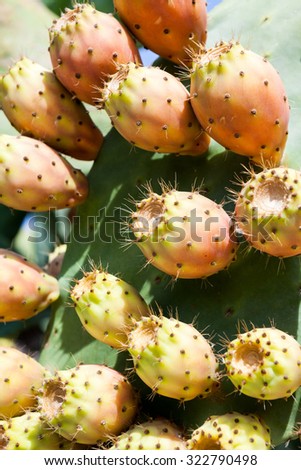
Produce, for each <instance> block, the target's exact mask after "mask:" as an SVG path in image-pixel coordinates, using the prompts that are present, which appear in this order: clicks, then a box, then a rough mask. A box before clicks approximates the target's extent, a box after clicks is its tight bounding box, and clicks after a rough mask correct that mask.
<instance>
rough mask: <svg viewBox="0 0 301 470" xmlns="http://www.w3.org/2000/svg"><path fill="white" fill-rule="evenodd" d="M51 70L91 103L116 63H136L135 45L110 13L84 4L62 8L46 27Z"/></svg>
mask: <svg viewBox="0 0 301 470" xmlns="http://www.w3.org/2000/svg"><path fill="white" fill-rule="evenodd" d="M49 37H50V47H49V52H50V57H51V61H52V65H53V69H54V73H55V74H56V76H57V78H58V79H59V80H60V82H62V84H63V85H64V86H65V87H66V88H67V89H68V90H69V91H70V92H71V93H73V94H74V95H75V96H77V98H78V99H80V100H81V101H84V102H86V103H90V104H94V102H95V99H97V98H99V97H100V96H101V88H102V87H103V85H104V82H105V81H106V80H107V78H108V76H109V75H110V74H113V73H115V72H116V70H117V66H118V64H125V63H127V62H137V63H140V62H141V59H140V55H139V52H138V49H137V47H136V44H135V42H134V40H133V39H132V37H131V36H130V34H129V33H128V31H127V29H126V28H125V27H124V26H123V25H122V24H121V23H120V22H119V21H118V20H117V19H116V18H114V17H113V16H112V15H110V14H107V13H103V12H101V11H98V10H96V9H95V8H93V6H92V5H89V4H88V3H83V4H80V3H75V5H74V7H73V9H66V10H65V13H63V14H62V15H61V17H60V18H59V19H56V20H54V21H53V24H52V26H51V28H50V29H49Z"/></svg>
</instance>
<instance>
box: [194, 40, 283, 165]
mask: <svg viewBox="0 0 301 470" xmlns="http://www.w3.org/2000/svg"><path fill="white" fill-rule="evenodd" d="M190 81H191V86H190V93H191V104H192V107H193V109H194V112H195V114H196V116H197V118H198V119H199V121H200V123H201V125H202V126H203V128H204V129H205V130H206V132H208V134H209V135H210V136H211V137H212V138H213V139H214V140H216V141H217V142H218V143H220V144H221V145H223V146H224V147H226V148H227V149H229V150H231V151H233V152H236V153H238V154H241V155H245V156H247V157H249V158H250V159H251V161H253V162H254V163H255V164H257V165H260V166H264V165H269V166H277V165H278V164H279V163H280V162H281V159H282V156H283V153H284V150H285V145H286V140H287V135H288V123H289V115H290V108H289V104H288V99H287V95H286V92H285V88H284V85H283V82H282V80H281V78H280V75H279V73H278V72H277V71H276V70H275V68H274V67H273V65H272V64H271V63H270V62H268V61H267V60H266V59H265V58H264V57H261V56H260V55H258V54H256V53H255V52H253V51H251V50H247V49H245V48H244V47H243V46H242V45H241V44H240V43H239V42H234V41H233V42H229V43H224V42H221V43H220V44H217V45H216V47H214V48H212V49H209V50H208V51H207V52H205V53H201V54H200V55H199V56H197V57H196V58H195V59H194V63H193V67H192V71H191V77H190Z"/></svg>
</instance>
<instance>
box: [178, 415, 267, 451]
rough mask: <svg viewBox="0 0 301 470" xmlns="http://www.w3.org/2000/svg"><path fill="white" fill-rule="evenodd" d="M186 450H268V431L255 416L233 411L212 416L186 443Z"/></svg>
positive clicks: (262, 422)
mask: <svg viewBox="0 0 301 470" xmlns="http://www.w3.org/2000/svg"><path fill="white" fill-rule="evenodd" d="M187 448H188V449H189V450H234V449H235V450H238V449H241V450H252V449H254V450H269V449H270V448H271V435H270V429H269V428H268V426H267V425H266V424H265V423H264V421H263V420H262V419H261V418H260V417H259V416H257V415H254V414H250V413H245V414H242V413H238V412H236V411H232V412H229V413H225V414H224V415H212V416H209V417H208V418H207V420H206V421H205V422H204V423H203V424H202V425H201V426H200V427H198V428H197V429H195V430H194V431H193V433H192V435H191V437H190V439H188V442H187Z"/></svg>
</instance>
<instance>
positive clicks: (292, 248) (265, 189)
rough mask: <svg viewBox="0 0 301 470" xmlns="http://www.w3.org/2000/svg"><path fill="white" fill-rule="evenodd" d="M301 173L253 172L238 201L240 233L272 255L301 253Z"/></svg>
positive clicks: (287, 170) (283, 170)
mask: <svg viewBox="0 0 301 470" xmlns="http://www.w3.org/2000/svg"><path fill="white" fill-rule="evenodd" d="M300 208H301V172H300V171H298V170H295V169H293V168H286V167H277V168H272V169H265V170H263V171H261V172H259V173H257V174H256V173H252V174H251V177H250V178H249V180H248V181H246V182H245V183H243V186H242V188H241V191H240V192H239V194H238V197H237V199H236V201H235V218H236V224H237V228H238V230H239V231H240V232H241V233H242V235H243V236H244V237H245V239H246V240H247V242H248V243H249V244H250V246H252V247H254V248H256V249H257V250H259V251H261V252H264V253H267V254H269V255H271V256H277V257H280V258H287V257H290V256H297V255H300V254H301V230H300V227H301V211H300Z"/></svg>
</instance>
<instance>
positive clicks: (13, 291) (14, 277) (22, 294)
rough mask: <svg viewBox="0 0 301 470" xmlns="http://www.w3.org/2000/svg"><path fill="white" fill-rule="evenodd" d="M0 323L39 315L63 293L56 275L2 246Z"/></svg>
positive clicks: (0, 252) (0, 256)
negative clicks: (51, 274)
mask: <svg viewBox="0 0 301 470" xmlns="http://www.w3.org/2000/svg"><path fill="white" fill-rule="evenodd" d="M0 272H1V282H0V323H1V322H2V323H3V322H11V321H16V320H25V319H27V318H31V317H33V316H35V315H37V314H38V313H39V312H41V311H43V310H45V309H46V308H47V307H48V306H49V305H50V304H52V303H53V302H54V301H55V300H56V299H57V298H58V297H59V295H60V287H59V283H58V281H57V279H56V278H55V277H53V276H50V275H49V274H46V273H45V272H44V271H43V269H41V268H40V267H39V266H38V265H36V264H34V263H31V262H30V261H28V260H26V259H25V258H23V257H22V256H21V255H19V254H18V253H14V252H13V251H10V250H6V249H4V248H2V249H0Z"/></svg>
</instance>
